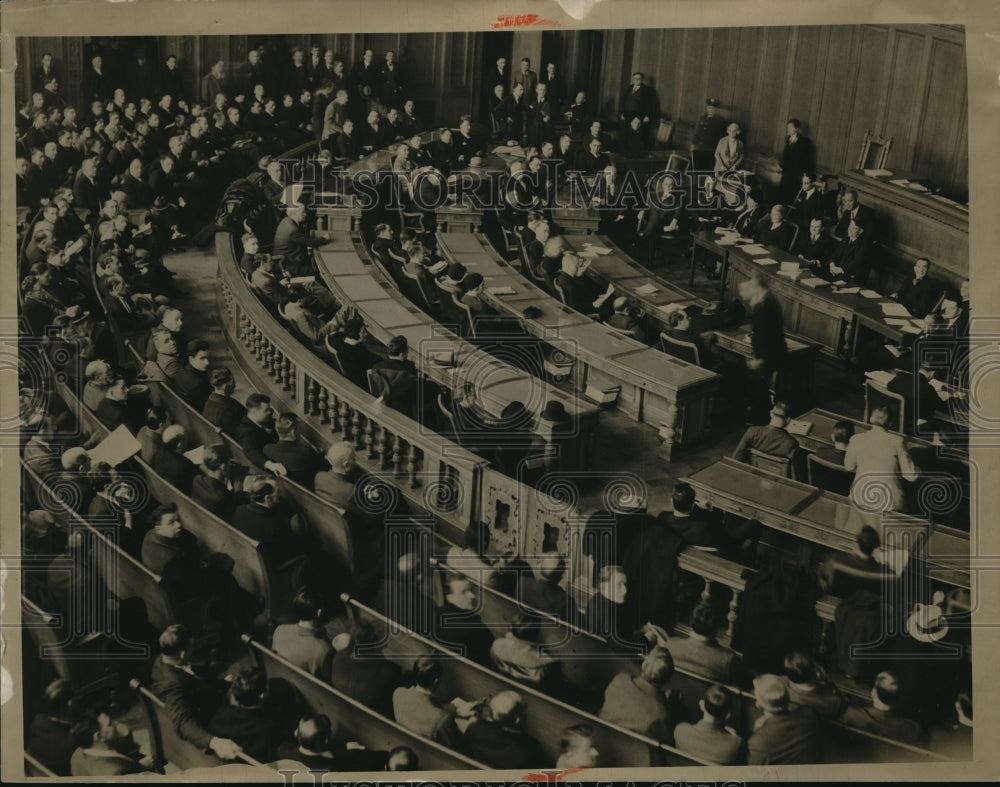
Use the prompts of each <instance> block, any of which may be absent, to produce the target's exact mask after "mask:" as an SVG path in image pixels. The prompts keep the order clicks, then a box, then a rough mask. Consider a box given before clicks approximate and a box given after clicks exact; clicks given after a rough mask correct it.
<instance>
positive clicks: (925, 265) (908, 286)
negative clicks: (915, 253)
mask: <svg viewBox="0 0 1000 787" xmlns="http://www.w3.org/2000/svg"><path fill="white" fill-rule="evenodd" d="M930 267H931V262H930V260H928V259H927V258H926V257H920V258H919V259H918V260H916V261H915V262H914V263H913V276H911V277H910V278H908V279H905V280H904V281H903V283H902V284H901V285H900V286H899V289H898V290H896V291H895V292H894V293H893V294H892V295H890V296H889V297H890V298H894V299H896V300H897V301H899V302H900V303H901V304H903V306H905V307H906V310H907V311H908V312H909V313H910V314H912V315H913V316H914V317H917V318H918V319H923V318H924V317H926V316H927V315H928V313H929V312H930V311H931V310H932V309H933V308H934V307H935V306H936V305H937V302H938V299H939V298H940V297H941V290H942V287H941V284H940V283H939V282H937V281H935V280H934V279H931V278H929V277H928V276H927V272H928V271H929V270H930Z"/></svg>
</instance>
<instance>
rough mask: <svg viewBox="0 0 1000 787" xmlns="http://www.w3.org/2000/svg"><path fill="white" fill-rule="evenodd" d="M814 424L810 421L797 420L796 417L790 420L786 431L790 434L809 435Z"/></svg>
mask: <svg viewBox="0 0 1000 787" xmlns="http://www.w3.org/2000/svg"><path fill="white" fill-rule="evenodd" d="M812 428H813V425H812V424H811V423H810V422H809V421H796V420H795V419H794V418H793V419H792V420H791V421H789V422H788V426H786V427H785V431H786V432H788V433H789V434H799V435H803V436H804V435H807V434H809V432H810V431H811V430H812Z"/></svg>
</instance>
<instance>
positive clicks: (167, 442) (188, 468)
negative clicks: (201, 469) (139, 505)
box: [150, 424, 198, 495]
mask: <svg viewBox="0 0 1000 787" xmlns="http://www.w3.org/2000/svg"><path fill="white" fill-rule="evenodd" d="M186 450H187V432H185V431H184V427H183V426H180V425H178V424H171V425H170V426H168V427H167V428H166V429H164V430H163V447H162V448H161V449H160V450H159V451H157V452H156V453H155V454H153V461H152V462H151V463H150V464H151V466H152V468H153V470H154V471H155V472H156V473H157V475H160V476H163V478H164V479H165V480H166V481H168V482H169V483H171V484H173V485H174V486H175V487H177V489H178V490H180V492H181V494H184V495H187V494H190V493H191V483H192V482H193V481H194V477H195V476H196V475H197V474H198V467H197V466H196V465H195V464H194V463H193V462H192V461H191V460H189V459H188V458H187V457H186V456H184V451H186Z"/></svg>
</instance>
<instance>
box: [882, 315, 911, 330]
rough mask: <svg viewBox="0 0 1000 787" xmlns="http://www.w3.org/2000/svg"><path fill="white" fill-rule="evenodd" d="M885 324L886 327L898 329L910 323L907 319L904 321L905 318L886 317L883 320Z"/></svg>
mask: <svg viewBox="0 0 1000 787" xmlns="http://www.w3.org/2000/svg"><path fill="white" fill-rule="evenodd" d="M885 324H886V325H892V326H894V327H896V328H900V327H902V326H903V325H909V324H910V321H909V320H908V319H906V318H905V317H886V318H885Z"/></svg>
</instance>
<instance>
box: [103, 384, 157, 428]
mask: <svg viewBox="0 0 1000 787" xmlns="http://www.w3.org/2000/svg"><path fill="white" fill-rule="evenodd" d="M145 414H146V412H145V407H140V406H138V404H137V403H136V402H135V401H130V400H129V386H128V385H127V384H126V383H125V378H124V377H120V376H119V377H116V378H115V380H114V382H112V383H111V385H110V386H108V388H107V389H106V390H105V391H104V398H103V399H101V401H100V404H98V405H97V410H96V412H95V415H97V419H98V420H99V421H100V422H101V423H102V424H104V425H105V426H106V427H107V428H108V430H109V431H111V432H113V431H114V430H115V429H117V428H118V427H119V426H121V425H122V424H124V425H125V426H126V427H127V428H128V430H129V431H130V432H131V433H132V434H135V433H136V432H138V431H139V429H140V427H141V426H142V422H143V420H144V419H145Z"/></svg>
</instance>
